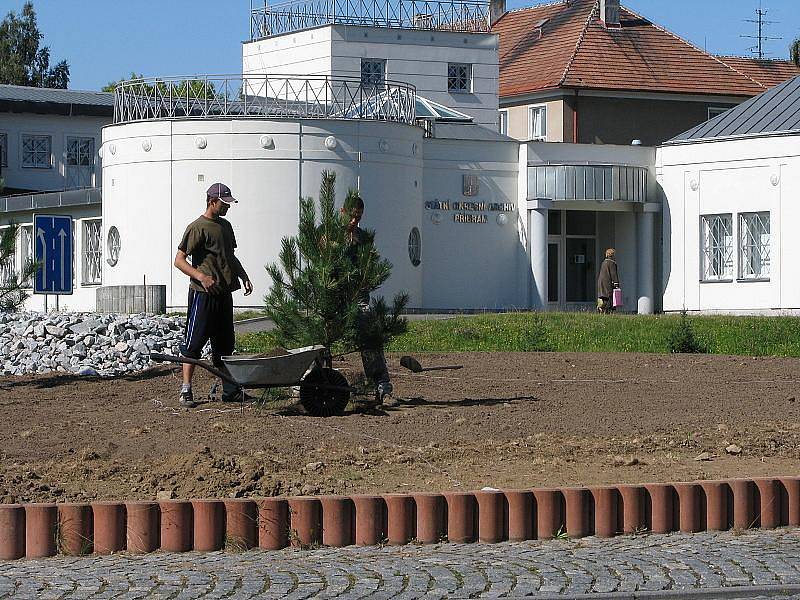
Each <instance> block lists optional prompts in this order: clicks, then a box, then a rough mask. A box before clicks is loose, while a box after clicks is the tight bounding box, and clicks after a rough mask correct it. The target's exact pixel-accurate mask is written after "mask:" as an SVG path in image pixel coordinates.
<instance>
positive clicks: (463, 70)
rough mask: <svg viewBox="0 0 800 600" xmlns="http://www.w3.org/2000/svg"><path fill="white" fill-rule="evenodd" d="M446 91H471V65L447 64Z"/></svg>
mask: <svg viewBox="0 0 800 600" xmlns="http://www.w3.org/2000/svg"><path fill="white" fill-rule="evenodd" d="M447 91H448V92H470V91H472V65H468V64H464V63H448V64H447Z"/></svg>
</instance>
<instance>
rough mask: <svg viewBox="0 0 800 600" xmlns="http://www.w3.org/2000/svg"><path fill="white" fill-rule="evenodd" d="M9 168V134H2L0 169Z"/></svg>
mask: <svg viewBox="0 0 800 600" xmlns="http://www.w3.org/2000/svg"><path fill="white" fill-rule="evenodd" d="M7 166H8V134H7V133H0V167H7Z"/></svg>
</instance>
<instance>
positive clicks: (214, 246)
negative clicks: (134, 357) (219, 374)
mask: <svg viewBox="0 0 800 600" xmlns="http://www.w3.org/2000/svg"><path fill="white" fill-rule="evenodd" d="M237 202H238V200H236V199H235V198H234V197H233V196H232V195H231V190H230V188H229V187H228V186H227V185H225V184H224V183H215V184H214V185H212V186H211V187H210V188H208V191H207V192H206V211H205V212H204V213H203V214H202V215H200V216H199V217H198V218H197V219H195V220H194V221H192V223H190V224H189V226H188V227H187V228H186V231H185V233H184V234H183V238H182V239H181V242H180V244H178V252H177V254H176V255H175V267H177V268H178V269H179V270H180V271H181V272H182V273H184V274H185V275H188V276H189V278H190V284H189V304H188V312H187V315H186V335H185V337H184V340H183V343H182V344H181V346H180V349H181V354H182V355H184V356H187V357H189V358H200V356H201V353H202V351H203V346H205V344H206V342H207V341H208V340H209V339H210V340H211V351H212V360H213V363H214V366H215V367H217V368H218V369H223V370H224V369H225V367H224V365H223V363H222V357H223V356H229V355H231V354H233V347H234V342H235V339H234V334H233V298H232V296H231V293H232V292H234V291H236V290H238V289H239V288H240V287H241V285H240V284H239V280H241V282H242V285H244V295H245V296H249V295H250V294H251V293H252V292H253V284H252V283H250V278H249V277H248V276H247V273H246V272H245V270H244V267H243V266H242V263H240V262H239V259H238V258H236V256H235V255H234V249H235V248H236V236H234V234H233V227H231V224H230V222H228V221H227V220H225V219H223V217H224V216H225V215H226V214H227V212H228V209H229V208H230V207H231V205H232V204H235V203H237ZM189 256H191V257H192V262H191V264H190V263H189V261H188V260H187V257H189ZM193 374H194V365H187V364H184V365H183V385H182V386H181V393H180V403H181V405H182V406H185V407H187V408H194V407H196V406H197V403H196V402H195V401H194V396H193V394H192V375H193ZM240 399H241V393H240V391H239V389H238V388H237V386H235V385H233V384H231V383H227V382H223V384H222V400H223V402H225V401H236V400H240Z"/></svg>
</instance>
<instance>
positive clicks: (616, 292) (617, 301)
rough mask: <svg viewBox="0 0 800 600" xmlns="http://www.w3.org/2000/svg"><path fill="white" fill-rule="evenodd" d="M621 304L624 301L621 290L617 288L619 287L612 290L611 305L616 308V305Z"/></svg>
mask: <svg viewBox="0 0 800 600" xmlns="http://www.w3.org/2000/svg"><path fill="white" fill-rule="evenodd" d="M623 304H624V301H623V300H622V290H621V289H619V288H616V289H615V290H614V297H613V298H612V299H611V305H612V306H613V307H614V308H618V307H620V306H622V305H623Z"/></svg>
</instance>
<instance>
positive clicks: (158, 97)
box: [114, 75, 417, 124]
mask: <svg viewBox="0 0 800 600" xmlns="http://www.w3.org/2000/svg"><path fill="white" fill-rule="evenodd" d="M416 94H417V92H416V88H415V87H414V86H413V85H410V84H407V83H399V82H393V81H387V82H385V83H382V84H380V85H366V84H362V83H361V80H360V79H347V78H331V77H300V76H294V75H274V76H273V75H214V76H202V77H188V78H187V77H183V78H155V79H133V80H130V81H125V82H123V83H121V84H119V85H118V86H117V88H116V89H115V90H114V123H131V122H136V121H150V120H161V119H187V118H188V119H213V118H228V119H230V118H234V119H253V118H265V119H275V118H284V119H363V120H378V121H394V122H398V123H408V124H413V123H414V118H415V112H416V109H415V103H416Z"/></svg>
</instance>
